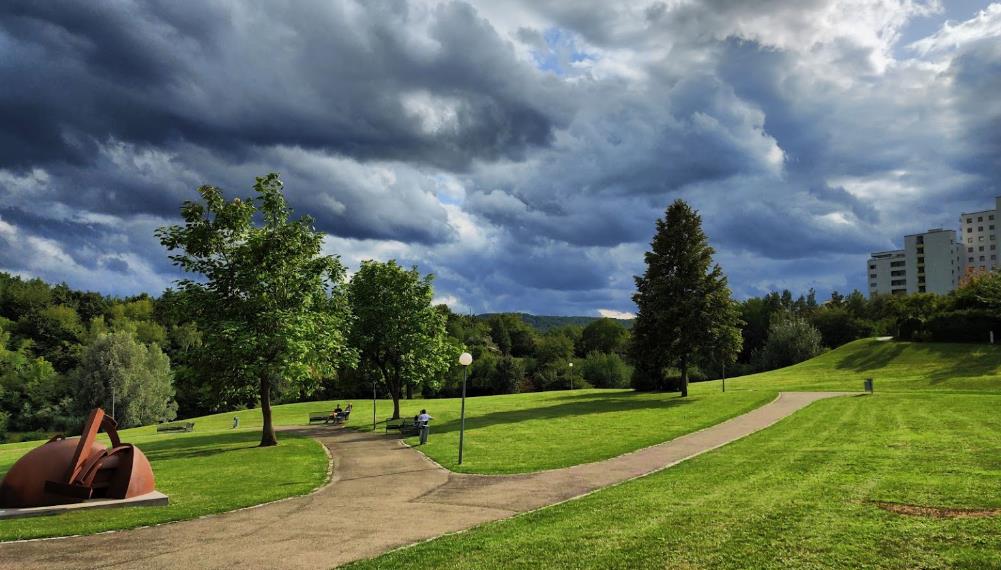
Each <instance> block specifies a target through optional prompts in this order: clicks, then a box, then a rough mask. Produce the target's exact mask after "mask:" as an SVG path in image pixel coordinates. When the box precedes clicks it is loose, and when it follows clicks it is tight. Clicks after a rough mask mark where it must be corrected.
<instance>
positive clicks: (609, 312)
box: [598, 309, 636, 319]
mask: <svg viewBox="0 0 1001 570" xmlns="http://www.w3.org/2000/svg"><path fill="white" fill-rule="evenodd" d="M598 314H599V315H601V316H602V317H607V318H609V319H635V318H636V313H630V312H627V311H615V310H613V309H598Z"/></svg>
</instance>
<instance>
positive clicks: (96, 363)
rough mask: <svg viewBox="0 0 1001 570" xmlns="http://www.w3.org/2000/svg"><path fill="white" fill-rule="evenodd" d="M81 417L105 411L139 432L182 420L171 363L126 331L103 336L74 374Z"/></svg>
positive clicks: (98, 339)
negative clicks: (93, 410) (141, 428)
mask: <svg viewBox="0 0 1001 570" xmlns="http://www.w3.org/2000/svg"><path fill="white" fill-rule="evenodd" d="M73 376H74V380H75V388H76V390H75V394H76V402H77V405H78V408H79V409H78V411H79V412H80V415H81V416H82V415H84V414H86V413H87V412H88V411H89V410H90V409H91V408H96V407H100V408H104V409H105V410H106V411H107V412H108V413H109V414H110V413H112V410H114V418H115V420H116V421H117V422H118V425H120V426H122V427H126V428H128V427H136V426H142V425H147V424H152V423H157V422H159V421H164V420H172V419H174V418H175V417H176V415H177V403H175V402H174V386H173V383H172V380H173V377H172V374H171V371H170V360H169V359H168V358H167V355H165V354H164V353H163V352H162V351H161V350H160V347H159V346H157V345H156V344H151V345H149V346H147V345H144V344H142V343H141V342H139V341H137V340H136V338H135V337H134V336H133V335H131V334H128V333H126V332H115V333H110V334H105V335H101V336H100V337H98V338H97V340H95V341H94V342H93V343H92V344H91V345H89V346H88V347H87V348H86V349H85V350H84V351H83V355H82V356H81V358H80V366H79V367H78V368H77V369H76V370H75V371H74V373H73Z"/></svg>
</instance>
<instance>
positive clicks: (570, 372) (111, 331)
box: [0, 273, 630, 439]
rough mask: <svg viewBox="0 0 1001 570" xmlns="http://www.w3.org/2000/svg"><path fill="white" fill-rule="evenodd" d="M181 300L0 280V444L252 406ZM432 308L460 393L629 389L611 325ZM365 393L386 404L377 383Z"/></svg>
mask: <svg viewBox="0 0 1001 570" xmlns="http://www.w3.org/2000/svg"><path fill="white" fill-rule="evenodd" d="M190 301H191V300H190V299H185V295H184V294H183V293H179V292H176V291H171V290H168V291H167V292H166V293H164V294H163V295H162V296H161V297H159V298H153V297H150V296H148V295H145V294H144V295H139V296H135V297H127V298H115V297H110V296H104V295H101V294H100V293H95V292H81V291H75V290H73V289H70V288H69V287H68V286H66V285H65V284H60V285H49V284H47V283H45V282H44V281H42V280H40V279H23V278H21V277H17V276H13V275H9V274H6V273H0V438H3V437H4V435H5V434H6V433H7V432H8V431H9V432H14V433H16V434H17V438H18V439H23V438H39V437H43V436H45V435H46V434H49V433H51V432H70V433H71V432H73V431H74V430H76V429H79V425H80V420H81V418H82V416H83V415H84V414H85V413H86V412H87V411H88V410H89V409H90V408H91V407H93V406H97V405H101V406H110V405H112V401H113V405H114V406H115V407H116V412H115V417H116V418H117V419H118V421H119V423H121V424H123V425H125V426H134V425H143V424H149V423H155V422H158V421H162V420H172V419H174V418H176V417H193V416H198V415H202V414H207V413H212V412H218V411H224V410H231V409H236V408H242V407H253V406H255V405H257V396H256V394H254V393H253V392H238V391H237V392H233V391H228V390H221V389H220V388H219V382H218V381H217V379H215V378H213V374H216V373H215V372H213V370H216V371H218V369H219V367H218V363H216V362H214V361H213V354H212V353H211V351H209V350H205V347H203V342H202V331H200V330H199V328H198V326H197V324H196V323H195V322H194V321H193V320H192V319H191V318H190V314H189V313H190V311H189V307H190ZM436 310H437V311H438V312H439V313H441V314H443V315H444V316H445V319H446V323H447V324H446V330H447V336H448V340H449V342H451V343H452V344H454V345H456V346H463V345H464V346H466V347H467V350H469V351H470V352H471V353H472V354H473V357H474V361H473V364H472V366H470V368H469V370H468V373H469V393H470V394H473V395H486V394H504V393H511V392H518V391H535V390H549V389H563V388H568V387H569V386H570V385H571V382H572V383H573V386H574V387H576V388H582V387H588V386H594V387H602V388H605V387H608V388H614V387H624V386H628V384H629V376H630V368H629V365H628V364H626V362H625V360H624V358H623V357H624V354H625V350H626V347H627V346H628V342H629V331H628V330H626V329H625V328H624V327H623V326H622V325H621V324H619V322H618V321H616V320H614V319H598V320H592V321H591V323H590V324H588V325H587V326H579V325H566V326H562V327H558V328H553V329H550V330H549V331H548V332H545V333H541V332H539V331H537V330H536V329H535V328H534V327H532V326H530V325H529V324H527V323H526V322H525V321H524V320H523V319H522V317H521V316H520V315H514V314H495V315H490V316H487V317H481V316H467V315H458V314H454V313H452V312H451V311H450V310H449V309H448V307H447V306H445V305H440V306H438V307H436ZM571 362H573V363H574V366H573V367H571V366H569V364H570V363H571ZM461 372H462V371H461V369H459V368H458V367H454V368H452V369H451V370H450V371H449V372H448V373H447V374H446V378H445V379H444V381H443V382H440V383H421V384H416V383H415V384H410V385H408V384H407V380H406V379H404V381H403V382H404V386H403V389H404V391H405V397H415V396H416V395H420V396H423V397H437V396H452V395H456V394H458V392H459V388H460V386H459V383H460V382H461V378H462V377H461ZM371 380H372V377H371V375H368V374H365V373H364V371H358V370H351V369H344V370H338V371H336V372H335V373H333V374H331V377H330V378H327V379H326V380H325V381H323V382H320V383H319V390H318V391H317V392H315V393H313V394H306V393H299V392H290V393H284V394H282V395H279V396H278V401H280V402H287V401H294V400H298V399H304V398H333V397H342V398H348V397H364V396H370V395H371V393H372V382H371ZM415 388H416V389H417V394H415V393H414V391H415ZM112 390H113V391H114V392H115V393H114V395H112ZM377 390H378V393H379V395H380V397H385V396H386V395H387V392H386V390H387V389H386V387H385V386H384V385H383V383H382V382H378V383H377ZM109 411H110V410H109Z"/></svg>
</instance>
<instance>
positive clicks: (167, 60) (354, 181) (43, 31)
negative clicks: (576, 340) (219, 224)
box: [0, 0, 1001, 316]
mask: <svg viewBox="0 0 1001 570" xmlns="http://www.w3.org/2000/svg"><path fill="white" fill-rule="evenodd" d="M0 85H2V87H0V271H6V272H10V273H15V274H18V275H22V276H26V277H28V276H30V277H41V278H43V279H45V280H48V281H53V282H66V283H68V284H69V285H70V286H72V287H75V288H79V289H87V290H97V291H101V292H103V293H109V294H114V295H131V294H136V293H140V292H148V293H151V294H154V295H156V294H159V293H160V292H161V291H163V290H164V289H165V288H167V287H169V286H171V284H172V283H173V282H174V281H175V280H176V279H178V278H179V277H180V274H179V273H178V270H177V269H176V268H174V267H173V266H172V265H171V264H170V261H169V260H168V258H167V254H166V252H165V251H164V249H163V248H162V247H161V245H160V244H159V242H158V241H157V240H156V238H155V236H154V233H153V232H154V230H155V229H156V228H157V227H160V226H163V225H168V224H172V223H178V222H179V221H180V217H179V211H180V205H181V203H182V202H183V201H184V200H189V199H195V198H196V197H197V194H196V189H197V188H198V187H199V186H201V185H203V184H211V185H214V186H218V187H220V188H222V189H223V190H224V192H225V193H226V194H227V195H228V196H233V197H236V196H248V195H250V194H251V187H252V185H253V182H254V178H255V177H256V176H260V175H263V174H265V173H267V172H271V171H277V172H279V173H280V174H281V175H282V179H283V180H284V182H285V184H286V186H285V187H286V190H287V193H288V196H289V199H290V201H291V203H292V205H293V207H294V208H295V210H296V212H297V213H300V214H309V215H311V216H313V217H314V218H315V219H316V227H317V228H318V229H319V230H321V231H323V232H325V233H326V234H327V239H326V242H325V246H324V247H325V250H326V251H327V252H328V253H331V254H337V255H339V256H341V259H342V260H343V261H344V263H345V264H346V265H347V266H348V267H349V269H351V268H356V267H357V266H358V265H359V263H360V262H361V261H362V260H364V259H379V260H388V259H397V260H399V261H400V262H401V263H403V264H405V265H417V266H418V267H419V268H420V270H421V271H422V272H425V273H427V272H430V273H434V274H435V289H436V294H437V298H436V301H438V302H446V303H448V304H449V305H450V306H451V307H452V309H453V310H455V311H459V312H477V313H479V312H497V311H525V312H531V313H536V314H555V315H561V314H562V315H609V316H622V315H628V314H629V313H631V312H632V311H634V310H635V307H634V305H633V303H632V301H631V296H632V293H633V289H634V281H633V276H634V275H637V274H639V273H641V272H642V271H643V252H644V251H645V250H646V249H647V248H648V244H649V241H650V239H651V237H652V232H653V227H654V221H655V220H656V219H657V218H658V217H660V216H662V215H663V213H664V210H665V208H666V207H667V205H668V204H670V203H671V202H672V201H674V200H675V199H678V198H681V199H684V200H686V201H688V202H689V203H690V204H692V206H693V207H695V208H696V209H697V210H698V211H699V213H700V214H701V217H702V222H703V227H704V229H705V231H706V233H707V235H708V236H709V240H710V243H711V244H712V246H713V247H714V248H715V249H716V255H715V259H716V261H717V262H718V263H719V264H720V265H721V266H722V268H723V270H724V271H725V272H726V274H727V275H728V277H729V283H730V286H731V288H732V290H733V292H734V295H735V296H736V297H737V298H746V297H748V296H754V295H761V294H764V293H767V292H768V291H771V290H781V289H786V288H787V289H790V290H792V291H793V292H794V293H795V294H799V293H803V292H806V291H807V290H808V289H809V288H815V289H816V290H817V292H818V295H819V296H820V297H821V298H823V297H824V296H826V295H828V294H829V293H830V291H832V290H838V291H841V292H846V291H850V290H851V289H853V288H858V289H862V290H864V289H865V261H866V259H867V257H868V253H869V252H871V251H879V250H886V249H893V248H896V247H901V246H902V241H903V236H904V235H905V234H911V233H917V232H921V231H924V230H926V229H929V228H933V227H947V228H957V227H958V220H959V214H960V213H961V212H963V211H976V210H983V209H987V208H990V207H992V205H993V197H994V196H996V195H1001V3H990V2H974V1H969V0H958V1H945V0H942V1H938V0H869V1H858V0H850V1H841V2H835V1H831V0H704V1H692V0H653V1H651V0H642V1H639V2H632V1H617V2H608V1H606V0H579V1H575V2H564V1H552V0H524V1H520V0H490V1H483V2H478V1H477V2H466V1H445V2H439V1H434V0H415V1H403V0H401V1H380V0H364V1H357V2H356V1H351V0H295V1H293V0H287V1H281V0H258V1H244V0H240V1H237V0H199V1H197V2H195V1H177V0H147V1H132V0H117V1H114V2H76V1H73V2H70V1H65V2H64V1H57V0H53V1H47V2H36V1H34V0H7V1H5V2H3V3H0Z"/></svg>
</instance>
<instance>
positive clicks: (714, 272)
mask: <svg viewBox="0 0 1001 570" xmlns="http://www.w3.org/2000/svg"><path fill="white" fill-rule="evenodd" d="M713 253H714V250H713V248H712V247H710V245H709V242H708V240H707V238H706V235H705V233H704V232H703V231H702V219H701V218H700V217H699V215H698V213H697V212H695V211H694V210H693V209H692V208H691V207H690V206H689V205H688V204H686V203H685V202H684V201H683V200H676V201H675V202H674V203H673V204H671V205H670V206H669V207H668V208H667V212H666V214H665V216H664V217H663V218H661V219H659V220H657V233H656V234H655V235H654V237H653V241H652V242H651V243H650V251H648V252H647V253H646V255H645V259H646V266H647V268H646V272H645V273H644V274H643V275H642V276H638V277H636V293H635V294H634V295H633V301H634V302H635V303H636V306H637V308H638V309H639V310H638V312H637V314H636V321H635V323H634V324H633V338H632V344H631V346H630V354H631V356H632V360H633V363H634V369H633V386H634V387H636V388H639V389H657V390H661V389H670V390H676V391H680V392H681V395H682V396H687V395H688V371H689V368H690V367H691V366H692V365H694V364H700V363H704V364H709V363H712V362H721V361H722V362H729V361H733V360H734V359H735V358H736V355H737V353H739V351H740V343H741V339H740V328H739V325H740V317H739V312H738V307H737V305H736V303H734V302H733V299H732V297H731V294H730V288H729V287H728V286H727V282H726V276H725V275H723V270H722V269H720V267H719V265H716V264H714V263H713V260H712V255H713ZM669 367H676V368H678V369H679V370H680V371H681V377H680V378H679V379H678V380H677V381H674V382H672V383H671V384H672V385H669V386H668V385H665V384H666V381H665V373H664V372H665V369H666V368H669Z"/></svg>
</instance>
